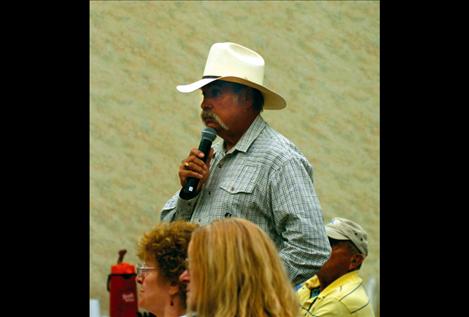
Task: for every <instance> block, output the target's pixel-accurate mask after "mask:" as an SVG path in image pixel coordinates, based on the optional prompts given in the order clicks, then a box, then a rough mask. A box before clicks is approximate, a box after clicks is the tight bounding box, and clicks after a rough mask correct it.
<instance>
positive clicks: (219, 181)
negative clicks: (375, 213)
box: [161, 115, 330, 284]
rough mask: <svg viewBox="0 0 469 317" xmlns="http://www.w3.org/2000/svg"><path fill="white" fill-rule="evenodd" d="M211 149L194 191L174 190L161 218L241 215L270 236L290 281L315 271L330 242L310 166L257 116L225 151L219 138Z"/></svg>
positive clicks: (206, 218) (209, 218)
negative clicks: (191, 194) (189, 194)
mask: <svg viewBox="0 0 469 317" xmlns="http://www.w3.org/2000/svg"><path fill="white" fill-rule="evenodd" d="M214 150H215V156H214V158H213V159H212V161H211V165H210V176H209V178H208V180H207V182H206V183H205V184H204V187H203V189H202V190H201V191H200V193H199V194H198V195H197V196H196V197H195V198H193V199H190V200H183V199H181V198H179V192H177V193H176V194H175V195H174V196H173V197H172V198H171V199H170V200H169V201H168V202H167V203H166V204H165V206H164V207H163V209H162V211H161V220H162V221H173V220H177V219H184V220H188V221H192V222H197V223H199V224H201V225H203V224H207V223H210V222H212V221H213V220H214V219H218V218H224V217H239V218H245V219H247V220H250V221H252V222H254V223H256V224H257V225H258V226H260V227H261V228H262V229H263V230H264V231H265V232H267V233H268V235H269V236H270V238H271V239H272V240H273V241H274V243H275V244H276V246H277V248H278V250H279V254H280V257H281V258H282V260H283V262H284V264H285V267H286V270H287V273H288V275H289V277H290V279H291V280H292V282H293V283H294V284H298V283H300V282H303V281H305V280H307V279H308V278H310V277H311V276H313V275H315V274H316V273H317V271H318V270H319V268H320V267H321V266H322V265H323V263H324V262H326V261H327V259H328V257H329V254H330V246H329V242H328V239H327V236H326V233H325V229H324V223H323V217H322V212H321V207H320V205H319V200H318V197H317V195H316V192H315V190H314V187H313V182H312V167H311V165H310V164H309V162H308V161H307V159H306V158H305V157H304V156H303V154H301V153H300V151H299V150H298V149H297V148H296V146H295V145H294V144H293V143H291V142H290V141H289V140H288V139H286V138H285V137H284V136H282V135H281V134H280V133H278V132H277V131H275V130H274V129H272V128H271V127H270V126H269V125H268V124H267V123H266V122H265V121H264V120H263V119H262V117H261V116H260V115H259V116H258V117H257V118H256V119H255V120H254V122H253V123H252V124H251V126H250V127H249V129H248V130H247V131H246V133H245V134H244V135H243V136H242V137H241V139H240V140H239V141H238V143H237V144H236V145H235V146H234V147H232V148H231V149H230V150H229V151H228V152H226V153H225V151H224V149H223V142H219V143H217V144H215V145H214Z"/></svg>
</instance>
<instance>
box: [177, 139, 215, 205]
mask: <svg viewBox="0 0 469 317" xmlns="http://www.w3.org/2000/svg"><path fill="white" fill-rule="evenodd" d="M211 146H212V141H210V140H208V139H202V140H201V141H200V144H199V150H200V151H202V152H204V154H205V156H204V157H203V159H202V161H204V162H207V158H208V155H209V153H210V148H211ZM198 185H199V179H198V178H195V177H188V178H187V181H186V184H185V185H184V186H183V187H182V189H181V191H180V192H179V197H181V198H182V199H186V200H187V199H192V198H194V197H195V196H197V194H198V192H197V186H198Z"/></svg>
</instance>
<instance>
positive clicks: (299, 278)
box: [270, 158, 331, 284]
mask: <svg viewBox="0 0 469 317" xmlns="http://www.w3.org/2000/svg"><path fill="white" fill-rule="evenodd" d="M270 196H271V201H272V214H273V217H274V222H275V227H276V231H277V232H278V233H279V234H280V235H281V239H282V243H281V246H280V250H279V254H280V257H281V258H282V260H283V262H284V264H285V267H286V270H287V273H288V275H289V277H290V280H291V281H292V282H293V283H294V284H298V283H301V282H304V281H306V280H307V279H309V278H310V277H311V276H313V275H315V274H316V273H317V272H318V271H319V268H320V267H321V266H322V265H323V264H324V263H325V262H326V261H327V259H328V258H329V256H330V252H331V249H330V245H329V241H328V239H327V236H326V231H325V228H324V222H323V216H322V212H321V207H320V205H319V200H318V197H317V195H316V192H315V190H314V187H313V182H312V179H311V175H310V173H308V171H307V170H306V168H305V166H304V165H303V162H301V160H300V159H298V158H292V159H289V160H287V161H286V162H285V164H283V165H282V166H281V167H280V168H279V169H278V170H277V171H275V172H273V173H272V175H271V178H270Z"/></svg>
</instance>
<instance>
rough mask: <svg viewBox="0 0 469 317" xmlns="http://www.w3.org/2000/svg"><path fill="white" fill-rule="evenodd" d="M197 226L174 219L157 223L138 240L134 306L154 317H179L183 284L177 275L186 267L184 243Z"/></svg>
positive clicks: (183, 299) (183, 306) (183, 298)
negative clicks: (136, 300)
mask: <svg viewBox="0 0 469 317" xmlns="http://www.w3.org/2000/svg"><path fill="white" fill-rule="evenodd" d="M196 227H198V225H196V224H193V223H189V222H185V221H175V222H171V223H160V224H158V225H156V226H155V227H154V228H153V229H152V230H150V231H149V232H147V233H145V234H144V235H143V236H142V238H141V239H140V241H139V243H138V252H137V255H138V257H139V258H140V259H141V260H142V261H144V264H143V265H138V266H137V282H138V283H139V284H140V287H139V293H138V306H139V308H144V309H146V310H148V311H149V312H151V313H152V314H154V315H156V316H158V317H179V316H182V315H184V313H185V312H186V285H185V284H184V283H182V282H181V281H180V280H179V276H180V275H181V273H182V272H184V270H185V269H186V258H187V246H188V245H189V240H190V238H191V234H192V232H193V231H194V229H195V228H196Z"/></svg>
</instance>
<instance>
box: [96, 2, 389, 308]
mask: <svg viewBox="0 0 469 317" xmlns="http://www.w3.org/2000/svg"><path fill="white" fill-rule="evenodd" d="M90 7H91V10H90V11H91V13H90V28H91V30H90V37H91V42H90V56H91V61H90V64H91V65H90V71H91V75H90V80H91V87H90V89H91V92H90V94H91V95H90V116H91V122H90V133H91V140H90V142H91V148H90V151H91V166H90V168H91V171H90V173H91V179H90V191H91V193H90V195H91V209H90V213H91V214H90V239H91V246H90V247H91V251H90V252H91V254H90V297H92V298H98V299H99V300H100V302H101V310H102V313H103V314H106V315H107V314H108V305H109V301H108V297H109V294H108V293H107V291H106V287H105V284H106V283H105V282H106V278H107V274H108V273H109V271H110V266H111V265H112V264H114V263H115V262H116V260H117V251H118V250H119V249H121V248H126V249H127V250H128V254H127V256H126V260H127V261H130V262H134V263H135V262H137V258H136V256H135V247H136V242H137V240H138V238H139V237H140V235H141V234H142V233H143V232H144V231H147V230H148V229H149V228H151V227H152V225H153V224H155V223H157V222H158V219H159V210H160V208H161V207H162V206H163V204H164V202H165V201H166V200H167V199H168V198H169V197H170V196H171V195H172V194H173V193H174V192H176V191H177V190H178V188H179V184H178V178H177V168H178V164H179V162H180V160H182V159H183V158H184V157H185V156H186V154H187V153H188V151H189V149H190V148H192V147H195V146H197V144H198V141H199V135H200V130H201V129H202V127H203V126H202V123H201V121H200V119H199V113H200V108H199V106H198V104H199V101H200V97H199V94H198V93H194V94H190V95H183V94H180V93H178V92H177V91H176V89H175V86H176V85H177V84H181V83H188V82H192V81H193V80H195V79H198V78H200V77H201V75H202V71H203V68H204V65H205V59H206V57H207V53H208V50H209V48H210V46H211V44H212V43H214V42H223V41H232V42H237V43H240V44H242V45H245V46H247V47H249V48H252V49H254V50H256V51H258V52H259V53H260V54H261V55H262V56H263V57H264V59H265V61H266V70H265V76H266V78H265V83H266V85H267V86H268V87H270V88H272V89H273V90H274V91H277V92H278V93H280V94H281V95H282V96H284V97H285V99H286V100H287V104H288V106H287V108H286V109H284V110H280V111H268V110H267V111H264V113H263V116H264V118H265V119H266V120H267V121H268V122H269V123H270V124H271V125H272V126H273V127H274V128H276V129H277V130H278V131H280V132H281V133H282V134H284V135H285V136H286V137H288V138H289V139H290V140H292V141H293V142H294V143H295V144H296V145H298V147H299V148H300V149H301V150H302V151H303V153H304V154H305V155H306V157H307V158H308V159H309V160H310V162H311V163H312V164H313V167H314V179H315V184H316V185H315V186H316V189H317V192H318V194H319V195H320V201H321V205H322V208H323V211H324V218H325V220H326V221H329V220H330V219H331V218H332V217H333V216H343V217H349V218H352V219H355V220H356V221H357V222H359V223H361V224H363V226H364V227H365V229H366V230H367V231H368V233H369V237H370V255H369V257H368V259H367V261H366V262H365V264H364V266H363V267H362V275H363V276H364V278H365V279H366V280H368V279H369V278H370V277H371V276H375V277H376V278H379V238H380V235H379V2H371V1H363V2H351V1H347V2H345V1H344V2H325V1H321V2H167V1H164V2H158V1H155V2H110V1H107V2H91V3H90Z"/></svg>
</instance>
